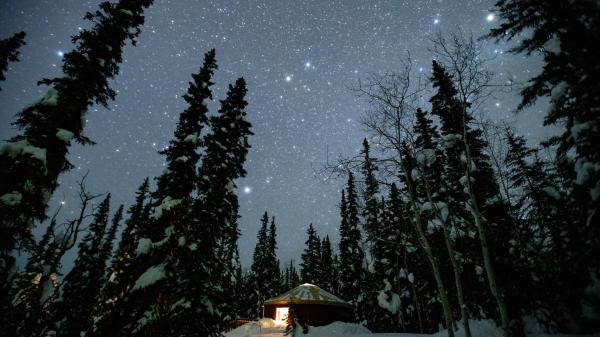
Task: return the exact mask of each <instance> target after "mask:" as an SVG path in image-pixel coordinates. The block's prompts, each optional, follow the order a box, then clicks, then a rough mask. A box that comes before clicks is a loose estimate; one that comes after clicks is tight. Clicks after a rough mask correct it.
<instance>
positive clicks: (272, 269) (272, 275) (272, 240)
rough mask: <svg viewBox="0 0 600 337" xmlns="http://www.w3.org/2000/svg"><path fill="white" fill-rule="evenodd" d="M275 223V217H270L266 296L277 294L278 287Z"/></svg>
mask: <svg viewBox="0 0 600 337" xmlns="http://www.w3.org/2000/svg"><path fill="white" fill-rule="evenodd" d="M276 227H277V226H276V225H275V217H272V218H271V225H270V227H269V241H268V243H269V244H268V248H269V251H268V260H267V262H268V270H269V273H268V274H269V278H268V280H267V281H268V282H267V283H268V284H269V288H270V290H269V292H268V297H273V296H275V295H277V293H278V290H279V287H280V283H281V281H280V278H281V276H280V272H279V260H278V259H277V229H276Z"/></svg>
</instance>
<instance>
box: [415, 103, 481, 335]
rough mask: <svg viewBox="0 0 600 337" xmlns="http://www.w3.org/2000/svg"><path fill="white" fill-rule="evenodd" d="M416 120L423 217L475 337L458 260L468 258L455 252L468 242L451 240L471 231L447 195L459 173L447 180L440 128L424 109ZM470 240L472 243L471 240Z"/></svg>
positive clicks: (466, 324)
mask: <svg viewBox="0 0 600 337" xmlns="http://www.w3.org/2000/svg"><path fill="white" fill-rule="evenodd" d="M436 107H437V106H436ZM415 119H416V121H415V126H414V133H415V135H416V136H417V137H416V140H415V152H416V159H417V168H418V170H419V173H420V174H419V182H420V184H419V185H420V186H419V190H420V194H421V196H422V197H423V198H424V200H426V202H427V203H426V204H427V205H428V207H426V208H425V210H424V213H425V214H423V216H424V217H427V218H428V219H429V220H428V222H429V225H428V227H429V228H428V231H429V234H430V235H431V236H432V237H434V236H435V235H436V234H438V235H437V236H439V237H440V238H439V242H440V243H441V245H440V246H442V247H438V248H439V249H438V250H440V251H442V252H443V251H444V250H445V251H446V253H447V256H448V258H449V261H450V269H451V270H452V274H453V279H454V285H455V288H456V298H457V300H458V308H459V310H458V311H459V312H460V316H461V319H462V322H463V327H464V330H465V336H466V337H471V329H470V326H469V315H468V314H467V309H468V308H467V304H466V301H465V296H464V291H463V276H462V275H463V272H462V271H463V261H462V260H459V258H458V256H466V254H464V253H462V254H461V253H460V252H457V251H456V249H455V246H456V244H455V241H456V240H457V239H458V238H457V237H459V236H463V238H462V239H464V235H459V234H454V235H452V237H451V232H453V233H464V232H466V231H468V229H466V228H465V227H464V225H463V226H459V224H464V214H462V217H457V216H456V213H464V212H461V211H462V208H463V206H462V204H459V205H457V204H456V203H455V202H454V203H451V206H449V201H450V200H452V194H447V193H446V192H447V191H456V188H455V186H456V180H452V173H454V172H456V171H450V172H449V173H450V174H448V177H447V178H445V177H444V174H445V173H446V172H445V171H444V163H445V162H446V158H445V157H444V155H443V151H442V150H441V148H440V146H439V145H438V144H439V143H440V137H439V133H438V131H437V127H435V126H434V125H433V121H432V120H430V119H429V118H428V117H427V114H426V113H425V112H424V111H423V110H421V109H417V111H416V114H415ZM440 173H441V174H440ZM459 180H460V179H459ZM453 224H456V226H453ZM440 232H441V233H440ZM467 240H469V241H472V240H470V238H468V237H467ZM442 243H443V244H442ZM474 248H476V247H474ZM437 254H438V256H439V255H441V254H440V253H437ZM444 255H445V254H444Z"/></svg>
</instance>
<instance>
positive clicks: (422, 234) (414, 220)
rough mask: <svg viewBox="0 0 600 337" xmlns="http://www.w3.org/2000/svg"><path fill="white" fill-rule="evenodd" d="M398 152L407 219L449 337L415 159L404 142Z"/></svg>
mask: <svg viewBox="0 0 600 337" xmlns="http://www.w3.org/2000/svg"><path fill="white" fill-rule="evenodd" d="M400 152H401V158H400V162H401V167H402V175H401V179H402V180H403V182H404V184H405V186H406V195H407V197H408V209H409V212H410V214H411V215H410V216H409V217H408V219H409V221H410V222H411V224H412V227H413V229H414V231H415V234H416V238H417V241H418V242H419V245H420V247H421V248H422V249H423V251H424V253H425V256H426V258H427V261H428V262H429V266H430V268H431V273H432V276H433V279H434V280H435V285H436V290H437V296H438V297H439V300H440V301H439V302H441V305H442V316H443V319H444V323H445V326H446V328H447V329H448V335H449V336H450V337H453V336H454V319H453V316H452V309H451V307H450V301H449V299H448V293H447V291H446V287H447V285H446V283H447V280H446V279H445V278H444V277H443V274H442V270H441V268H440V260H439V257H438V255H437V254H436V251H434V247H433V245H432V242H431V240H430V238H429V236H428V235H427V232H426V231H427V227H426V226H427V223H426V220H427V218H426V217H424V216H423V214H422V208H423V205H422V203H421V201H422V200H421V198H420V196H419V191H418V187H417V182H416V181H415V180H416V178H418V171H417V170H416V168H417V160H416V159H415V158H414V157H413V154H412V152H413V151H412V150H411V148H410V146H409V145H408V144H407V143H406V142H402V143H401V144H400Z"/></svg>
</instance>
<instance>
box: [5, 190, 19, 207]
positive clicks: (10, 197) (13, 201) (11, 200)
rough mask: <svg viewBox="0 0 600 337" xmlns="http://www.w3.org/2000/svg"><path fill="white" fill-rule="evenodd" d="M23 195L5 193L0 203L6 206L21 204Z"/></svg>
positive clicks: (14, 192) (13, 192) (15, 192)
mask: <svg viewBox="0 0 600 337" xmlns="http://www.w3.org/2000/svg"><path fill="white" fill-rule="evenodd" d="M21 199H23V195H22V194H21V193H19V192H17V191H12V192H10V193H6V194H4V195H3V196H1V197H0V202H2V203H3V204H5V205H8V206H15V205H18V204H20V203H21Z"/></svg>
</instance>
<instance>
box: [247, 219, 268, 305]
mask: <svg viewBox="0 0 600 337" xmlns="http://www.w3.org/2000/svg"><path fill="white" fill-rule="evenodd" d="M260 221H261V222H260V223H261V225H260V228H259V230H258V234H257V235H256V247H255V248H254V255H253V260H252V265H251V266H250V271H251V281H252V288H251V293H250V294H249V296H250V297H251V298H252V303H253V308H254V309H255V311H256V315H258V314H259V312H258V310H259V308H260V307H261V305H262V303H263V302H264V301H265V300H266V299H268V298H269V297H270V295H271V291H272V288H271V279H270V277H271V276H272V275H271V266H272V264H273V263H274V261H273V260H271V252H270V248H271V246H270V244H271V233H270V232H269V227H268V226H269V215H268V213H267V212H266V211H265V213H264V214H263V216H262V218H261V220H260Z"/></svg>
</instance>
